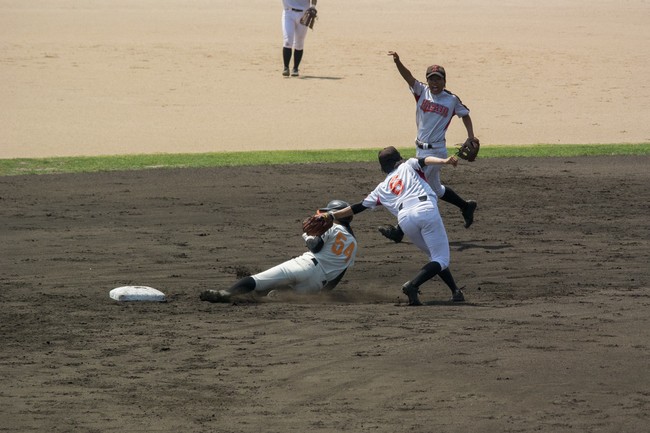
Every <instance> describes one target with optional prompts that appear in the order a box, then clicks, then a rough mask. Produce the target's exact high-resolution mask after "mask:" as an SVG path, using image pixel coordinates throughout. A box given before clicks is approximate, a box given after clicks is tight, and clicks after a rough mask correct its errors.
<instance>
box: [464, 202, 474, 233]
mask: <svg viewBox="0 0 650 433" xmlns="http://www.w3.org/2000/svg"><path fill="white" fill-rule="evenodd" d="M476 206H477V203H476V202H475V201H474V200H467V206H466V207H465V209H463V218H464V219H465V228H466V229H468V228H469V226H471V225H472V223H473V222H474V211H475V210H476Z"/></svg>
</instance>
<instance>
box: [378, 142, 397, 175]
mask: <svg viewBox="0 0 650 433" xmlns="http://www.w3.org/2000/svg"><path fill="white" fill-rule="evenodd" d="M401 160H402V155H400V153H399V151H398V150H397V149H395V147H393V146H389V147H385V148H384V149H383V150H381V151H380V152H379V165H381V170H382V171H383V172H384V173H390V172H391V171H393V169H394V168H395V164H396V163H397V162H398V161H401Z"/></svg>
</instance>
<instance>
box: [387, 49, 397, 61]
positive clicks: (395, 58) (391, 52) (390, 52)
mask: <svg viewBox="0 0 650 433" xmlns="http://www.w3.org/2000/svg"><path fill="white" fill-rule="evenodd" d="M388 55H389V56H393V60H395V61H396V62H399V54H397V53H396V52H395V51H389V52H388Z"/></svg>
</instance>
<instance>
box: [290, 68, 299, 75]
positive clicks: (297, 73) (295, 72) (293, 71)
mask: <svg viewBox="0 0 650 433" xmlns="http://www.w3.org/2000/svg"><path fill="white" fill-rule="evenodd" d="M298 75H300V73H299V72H298V68H293V70H292V71H291V76H292V77H297V76H298Z"/></svg>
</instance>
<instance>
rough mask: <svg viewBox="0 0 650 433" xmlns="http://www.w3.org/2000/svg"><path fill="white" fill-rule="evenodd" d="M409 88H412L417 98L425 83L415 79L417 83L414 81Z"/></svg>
mask: <svg viewBox="0 0 650 433" xmlns="http://www.w3.org/2000/svg"><path fill="white" fill-rule="evenodd" d="M409 89H410V90H411V93H413V96H415V99H418V97H419V96H420V95H421V94H422V92H423V91H424V84H422V83H421V82H420V81H418V80H415V83H413V87H409Z"/></svg>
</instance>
